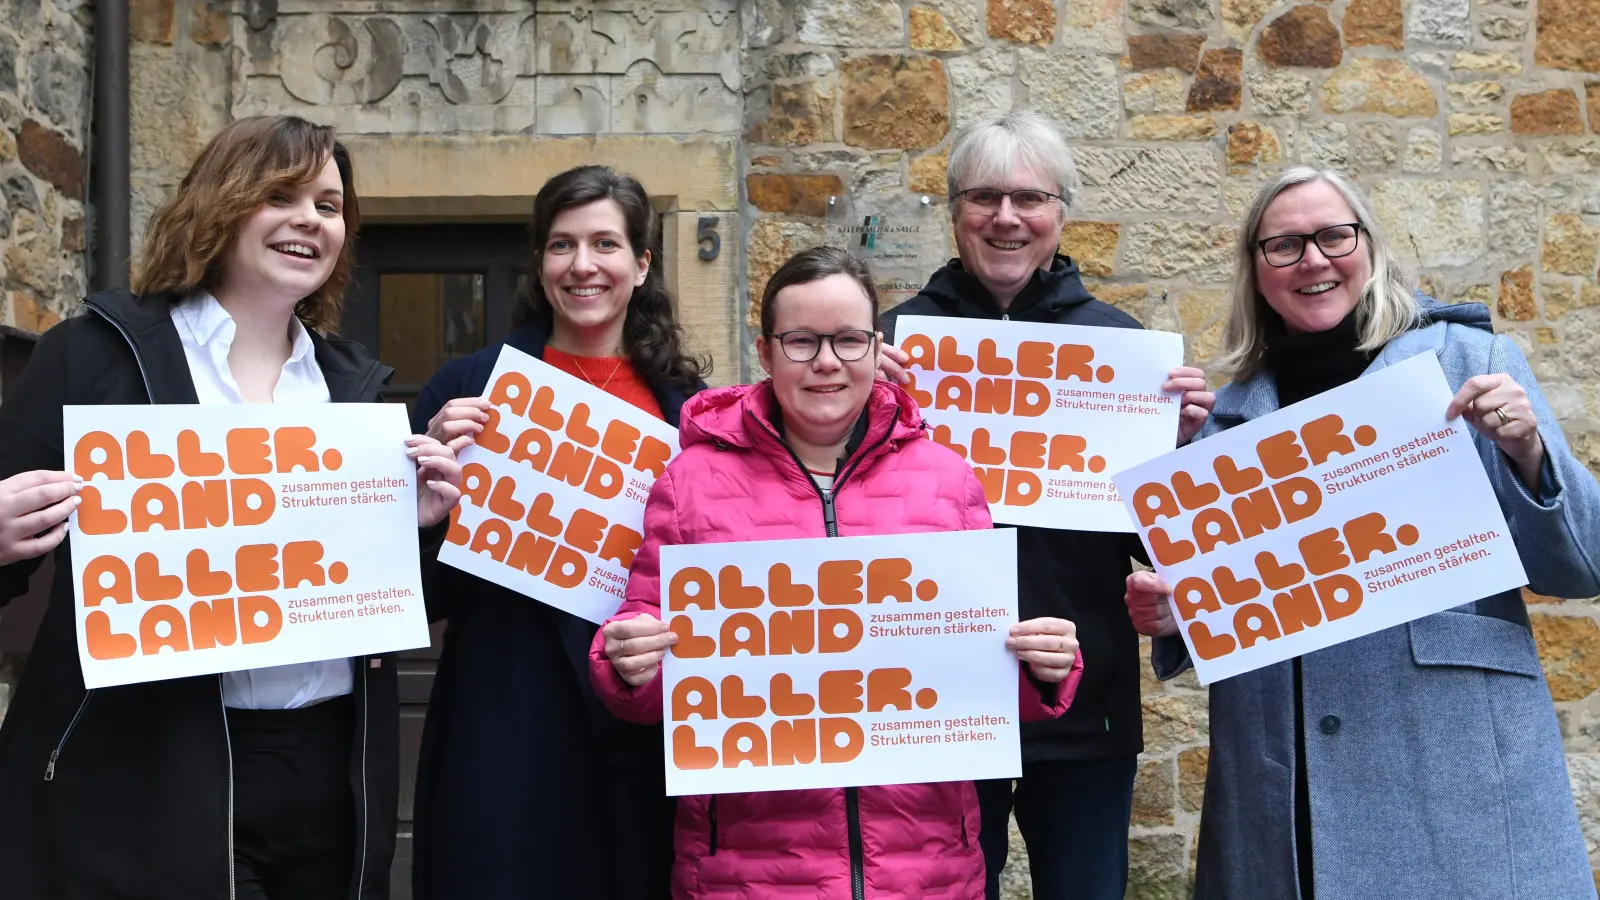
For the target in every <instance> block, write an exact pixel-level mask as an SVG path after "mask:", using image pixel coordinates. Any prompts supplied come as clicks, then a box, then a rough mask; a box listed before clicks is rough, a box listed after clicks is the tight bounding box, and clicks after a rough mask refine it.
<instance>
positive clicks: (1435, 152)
mask: <svg viewBox="0 0 1600 900" xmlns="http://www.w3.org/2000/svg"><path fill="white" fill-rule="evenodd" d="M1443 157H1444V138H1442V137H1440V136H1439V132H1437V131H1434V130H1433V129H1431V128H1420V127H1419V128H1413V129H1411V130H1410V131H1409V132H1407V133H1406V155H1405V161H1404V162H1403V163H1402V164H1401V168H1402V169H1404V170H1405V171H1407V172H1416V173H1426V172H1437V171H1439V164H1440V161H1441V160H1442V159H1443Z"/></svg>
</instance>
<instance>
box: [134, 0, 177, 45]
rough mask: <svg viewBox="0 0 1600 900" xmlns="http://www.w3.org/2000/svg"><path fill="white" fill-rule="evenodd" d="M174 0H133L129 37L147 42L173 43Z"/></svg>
mask: <svg viewBox="0 0 1600 900" xmlns="http://www.w3.org/2000/svg"><path fill="white" fill-rule="evenodd" d="M172 7H173V0H131V2H130V3H129V4H128V37H129V38H131V39H132V40H135V41H142V42H144V43H146V44H170V43H172V19H173V15H172V13H173V9H172Z"/></svg>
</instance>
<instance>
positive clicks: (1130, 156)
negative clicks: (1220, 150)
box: [1077, 147, 1221, 213]
mask: <svg viewBox="0 0 1600 900" xmlns="http://www.w3.org/2000/svg"><path fill="white" fill-rule="evenodd" d="M1077 157H1078V174H1079V176H1080V177H1081V178H1082V179H1083V193H1082V195H1081V198H1082V199H1080V201H1079V203H1078V207H1079V208H1080V209H1081V210H1082V211H1084V212H1088V213H1101V212H1111V211H1117V212H1131V211H1138V210H1143V211H1175V210H1184V209H1187V210H1208V211H1209V210H1214V209H1216V207H1217V200H1218V190H1219V188H1220V186H1221V173H1220V172H1219V171H1218V166H1217V162H1216V159H1215V157H1214V156H1213V155H1212V153H1211V151H1210V150H1188V149H1177V148H1164V147H1137V148H1100V147H1080V148H1078V149H1077Z"/></svg>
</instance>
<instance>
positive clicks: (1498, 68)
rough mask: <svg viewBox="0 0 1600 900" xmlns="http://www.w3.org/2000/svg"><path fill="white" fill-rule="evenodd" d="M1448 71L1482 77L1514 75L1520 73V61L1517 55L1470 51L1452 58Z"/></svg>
mask: <svg viewBox="0 0 1600 900" xmlns="http://www.w3.org/2000/svg"><path fill="white" fill-rule="evenodd" d="M1450 69H1451V70H1452V71H1455V72H1472V73H1475V74H1482V75H1516V74H1518V73H1520V72H1521V71H1522V60H1521V59H1520V58H1519V57H1518V55H1517V54H1515V53H1510V52H1506V51H1500V50H1494V51H1482V52H1479V51H1470V52H1465V53H1457V54H1455V55H1454V56H1452V57H1451V58H1450Z"/></svg>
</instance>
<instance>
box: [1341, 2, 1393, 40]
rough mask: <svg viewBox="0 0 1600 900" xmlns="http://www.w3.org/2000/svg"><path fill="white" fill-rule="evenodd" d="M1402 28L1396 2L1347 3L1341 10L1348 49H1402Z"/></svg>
mask: <svg viewBox="0 0 1600 900" xmlns="http://www.w3.org/2000/svg"><path fill="white" fill-rule="evenodd" d="M1404 25H1405V17H1404V15H1403V14H1402V13H1401V11H1400V0H1350V5H1349V6H1348V7H1346V8H1345V11H1344V40H1345V43H1347V44H1349V45H1350V46H1352V47H1388V48H1389V49H1391V50H1403V49H1405V45H1406V40H1405V27H1404Z"/></svg>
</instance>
